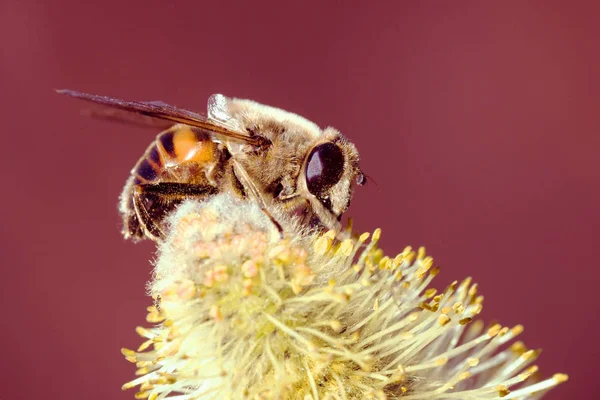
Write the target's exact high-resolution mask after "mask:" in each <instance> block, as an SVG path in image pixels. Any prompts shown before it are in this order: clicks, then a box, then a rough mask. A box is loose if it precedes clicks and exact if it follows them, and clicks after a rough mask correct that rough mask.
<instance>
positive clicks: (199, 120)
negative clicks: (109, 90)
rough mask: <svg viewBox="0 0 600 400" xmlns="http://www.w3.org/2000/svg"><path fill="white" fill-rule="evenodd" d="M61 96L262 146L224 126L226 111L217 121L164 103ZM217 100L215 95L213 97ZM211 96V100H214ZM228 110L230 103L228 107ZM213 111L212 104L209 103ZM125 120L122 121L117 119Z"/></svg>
mask: <svg viewBox="0 0 600 400" xmlns="http://www.w3.org/2000/svg"><path fill="white" fill-rule="evenodd" d="M56 92H57V93H59V94H64V95H67V96H70V97H74V98H76V99H81V100H85V101H89V102H92V103H96V104H101V105H103V106H107V107H110V108H114V109H117V110H122V111H126V112H130V113H136V114H139V115H142V116H145V117H150V118H155V119H159V120H166V121H171V122H175V123H180V124H185V125H189V126H194V127H196V128H200V129H203V130H205V131H208V132H210V133H211V134H213V135H214V136H215V137H217V138H219V139H229V140H234V141H239V142H243V143H247V144H250V145H254V146H258V145H259V144H260V142H259V140H258V139H256V138H255V137H252V136H250V134H249V133H246V132H242V131H241V130H235V129H233V127H228V126H224V125H226V124H227V122H226V120H227V117H226V116H225V114H224V113H225V109H223V110H222V111H221V113H220V114H219V113H218V112H216V113H215V116H217V118H215V119H216V121H213V120H211V119H209V118H207V117H205V116H204V115H201V114H198V113H195V112H193V111H189V110H185V109H183V108H177V107H174V106H172V105H170V104H167V103H164V102H162V101H148V102H143V101H126V100H120V99H114V98H112V97H107V96H98V95H94V94H87V93H82V92H77V91H75V90H69V89H60V90H57V91H56ZM218 96H220V98H222V100H223V99H224V100H226V99H227V98H226V97H225V96H222V95H218ZM212 97H214V96H212ZM212 97H211V99H212ZM224 107H226V104H225V106H224ZM209 109H210V102H209ZM222 118H223V119H224V120H223V121H222V122H224V123H223V124H217V121H221V119H222ZM109 119H111V118H110V117H109ZM115 119H122V118H115Z"/></svg>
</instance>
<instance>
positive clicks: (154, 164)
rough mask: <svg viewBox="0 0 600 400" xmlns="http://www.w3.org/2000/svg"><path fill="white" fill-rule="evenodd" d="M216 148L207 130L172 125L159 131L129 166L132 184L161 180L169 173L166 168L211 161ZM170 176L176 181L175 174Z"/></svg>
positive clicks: (215, 156) (204, 163) (200, 164)
mask: <svg viewBox="0 0 600 400" xmlns="http://www.w3.org/2000/svg"><path fill="white" fill-rule="evenodd" d="M216 151H217V149H216V143H214V142H213V141H212V139H211V137H210V136H209V135H208V134H207V133H204V132H201V131H199V130H197V129H192V128H190V127H187V126H183V125H176V126H174V127H173V128H171V129H169V130H167V131H164V132H162V133H161V134H159V135H158V136H157V137H156V140H155V141H154V142H153V143H152V144H151V145H150V147H148V149H147V150H146V153H145V155H144V156H143V157H142V158H141V159H140V161H139V162H138V163H137V164H136V166H135V167H134V168H133V171H132V174H133V175H134V176H135V180H134V184H140V183H151V182H155V181H157V180H161V179H164V178H165V175H167V176H168V175H169V169H172V170H176V169H177V168H179V167H185V166H186V165H193V164H194V165H198V166H201V167H202V166H204V165H206V164H210V163H214V162H215V161H216V159H217V154H215V152H216ZM172 178H173V179H175V180H178V179H177V177H172Z"/></svg>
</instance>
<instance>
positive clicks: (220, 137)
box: [58, 89, 366, 241]
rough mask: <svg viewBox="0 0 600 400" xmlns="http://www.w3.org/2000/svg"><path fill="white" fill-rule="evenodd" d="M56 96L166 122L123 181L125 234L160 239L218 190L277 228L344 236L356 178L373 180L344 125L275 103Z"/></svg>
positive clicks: (219, 97) (361, 182)
mask: <svg viewBox="0 0 600 400" xmlns="http://www.w3.org/2000/svg"><path fill="white" fill-rule="evenodd" d="M58 93H60V94H65V95H68V96H71V97H75V98H78V99H82V100H86V101H90V102H93V103H97V104H100V105H103V106H105V107H109V108H112V109H113V110H114V111H115V112H116V113H123V112H126V113H125V114H124V116H131V115H134V114H138V116H139V115H141V116H143V117H141V118H150V119H152V120H153V121H160V122H161V123H163V124H164V123H168V125H167V126H168V127H167V126H165V128H166V129H165V130H163V131H162V132H161V133H159V134H158V136H157V137H156V139H155V140H154V141H153V142H152V143H151V144H150V145H149V146H148V148H147V149H146V151H145V152H144V154H143V155H142V157H141V158H140V159H139V161H138V162H137V163H136V164H135V166H134V167H133V169H132V170H131V173H130V175H129V178H128V179H127V182H126V183H125V188H124V189H123V192H122V194H121V197H120V203H119V211H120V213H121V216H122V219H123V230H122V233H123V235H124V236H125V238H131V239H134V240H139V239H144V238H149V239H152V240H154V241H161V240H163V239H164V238H165V236H166V234H167V230H168V227H167V218H166V217H167V216H168V215H169V213H170V212H171V211H173V210H174V209H175V208H176V207H177V205H178V204H180V203H181V202H182V201H184V200H186V199H199V200H203V199H207V198H210V197H211V196H214V195H216V194H218V193H231V194H233V195H234V196H236V197H238V198H242V199H247V200H249V201H253V202H255V203H256V204H257V205H258V206H259V207H260V208H261V209H262V210H263V211H264V212H265V213H266V214H267V215H268V216H269V218H270V219H271V220H272V221H273V223H274V224H275V225H276V227H277V229H278V230H279V231H280V233H283V231H284V228H283V227H284V226H289V223H290V221H295V222H294V223H295V224H296V225H297V226H298V225H299V226H300V227H301V228H307V229H310V230H335V231H338V232H339V231H340V219H341V216H342V214H343V213H344V211H346V209H347V208H348V207H349V205H350V200H351V198H352V193H353V190H354V186H355V184H357V185H364V184H365V183H366V177H365V175H364V174H363V172H362V170H361V169H360V166H359V154H358V151H357V149H356V147H355V146H354V144H352V143H351V142H350V141H348V140H347V139H346V138H345V137H344V136H343V135H342V134H341V133H340V132H339V131H337V130H336V129H334V128H331V127H327V128H325V129H320V128H319V127H318V126H317V125H316V124H315V123H313V122H311V121H308V120H307V119H305V118H303V117H301V116H299V115H296V114H293V113H291V112H287V111H284V110H281V109H278V108H275V107H270V106H266V105H262V104H259V103H257V102H254V101H251V100H243V99H236V98H229V97H226V96H223V95H221V94H215V95H212V96H210V98H209V99H208V112H207V116H204V115H201V114H197V113H195V112H192V111H189V110H185V109H181V108H177V107H174V106H171V105H168V104H166V103H163V102H157V101H153V102H137V101H125V100H119V99H114V98H110V97H105V96H97V95H91V94H85V93H81V92H77V91H72V90H66V89H65V90H58ZM127 113H134V114H127ZM107 115H108V114H107ZM173 124H174V125H173Z"/></svg>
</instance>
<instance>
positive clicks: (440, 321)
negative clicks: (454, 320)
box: [437, 314, 450, 326]
mask: <svg viewBox="0 0 600 400" xmlns="http://www.w3.org/2000/svg"><path fill="white" fill-rule="evenodd" d="M437 321H438V324H440V325H441V326H445V325H446V324H448V322H450V317H448V316H447V315H445V314H442V315H440V316H439V317H438V320H437Z"/></svg>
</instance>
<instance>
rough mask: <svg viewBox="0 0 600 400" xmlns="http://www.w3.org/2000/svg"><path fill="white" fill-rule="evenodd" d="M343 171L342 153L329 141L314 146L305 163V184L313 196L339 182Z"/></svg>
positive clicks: (320, 193)
mask: <svg viewBox="0 0 600 400" xmlns="http://www.w3.org/2000/svg"><path fill="white" fill-rule="evenodd" d="M343 172H344V154H343V153H342V150H341V149H340V148H339V147H338V146H337V145H335V144H333V143H331V142H327V143H323V144H320V145H318V146H316V147H315V148H314V149H312V151H311V152H310V154H309V156H308V162H307V163H306V171H305V173H306V186H307V187H308V190H309V192H311V193H312V194H314V195H315V196H320V195H322V194H323V193H324V192H325V191H326V190H327V189H329V188H330V187H332V186H333V185H335V184H336V183H338V182H339V180H340V178H341V177H342V174H343Z"/></svg>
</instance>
